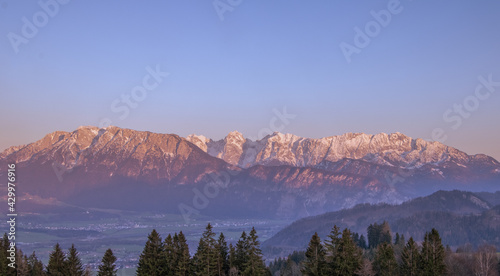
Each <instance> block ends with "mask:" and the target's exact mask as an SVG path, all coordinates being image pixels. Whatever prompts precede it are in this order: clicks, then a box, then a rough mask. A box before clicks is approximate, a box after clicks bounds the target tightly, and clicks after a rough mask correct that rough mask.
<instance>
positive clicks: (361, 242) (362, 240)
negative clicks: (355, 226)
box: [358, 235, 368, 249]
mask: <svg viewBox="0 0 500 276" xmlns="http://www.w3.org/2000/svg"><path fill="white" fill-rule="evenodd" d="M358 246H359V247H361V248H362V249H367V248H368V244H367V243H366V238H365V236H363V235H361V236H360V237H359V243H358Z"/></svg>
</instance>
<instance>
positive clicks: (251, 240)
mask: <svg viewBox="0 0 500 276" xmlns="http://www.w3.org/2000/svg"><path fill="white" fill-rule="evenodd" d="M258 239H259V237H258V236H257V231H255V228H254V227H252V230H251V231H250V235H249V236H248V238H247V245H248V250H247V252H248V261H247V265H246V268H245V269H244V270H243V273H242V275H249V276H261V275H265V274H266V266H265V265H264V260H263V259H262V251H261V249H260V242H259V240H258Z"/></svg>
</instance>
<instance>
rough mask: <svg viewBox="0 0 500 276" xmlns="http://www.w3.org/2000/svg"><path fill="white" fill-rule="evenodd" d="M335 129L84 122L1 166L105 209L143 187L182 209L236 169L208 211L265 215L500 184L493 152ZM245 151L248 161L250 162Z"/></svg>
mask: <svg viewBox="0 0 500 276" xmlns="http://www.w3.org/2000/svg"><path fill="white" fill-rule="evenodd" d="M332 137H334V138H332ZM332 137H329V138H323V139H310V138H301V137H298V136H295V135H292V134H281V133H274V134H273V135H268V136H266V137H264V138H263V139H261V140H258V141H251V140H249V139H246V138H244V137H243V135H242V134H241V133H239V132H236V131H235V132H231V133H230V135H228V136H227V137H226V138H224V139H223V140H219V141H212V140H210V139H208V138H206V137H204V136H193V135H190V136H188V137H187V138H182V137H180V136H178V135H176V134H159V133H152V132H148V131H136V130H131V129H124V128H119V127H114V126H111V127H107V128H97V127H79V128H78V129H76V130H75V131H73V132H64V131H55V132H52V133H49V134H47V135H46V136H45V137H43V138H42V139H40V140H38V141H36V142H33V143H30V144H28V145H25V146H15V147H11V148H8V149H6V150H5V151H3V152H2V153H0V165H1V166H2V167H6V163H9V162H14V163H16V164H17V167H18V170H19V171H20V176H19V178H18V179H19V181H22V189H21V190H20V192H21V195H22V193H26V194H31V195H35V196H40V197H42V198H48V197H54V198H56V199H58V200H60V201H63V202H64V201H66V202H69V201H71V202H79V203H81V204H87V205H90V203H91V202H92V203H95V204H98V205H99V206H100V207H102V208H107V207H109V208H118V207H123V208H134V205H133V204H128V203H126V202H123V200H120V197H122V198H127V199H130V200H132V199H133V198H134V197H135V196H137V197H140V198H141V199H143V200H144V202H145V203H144V206H143V207H144V208H146V209H147V208H154V209H155V210H157V209H161V208H166V207H165V206H167V205H168V206H169V207H168V208H167V209H168V210H169V211H171V212H178V210H176V206H177V204H181V203H186V202H187V203H189V202H192V201H193V196H195V193H194V192H193V191H194V190H195V189H197V190H198V191H205V189H207V188H206V187H208V186H210V185H214V184H213V183H218V182H217V181H215V180H214V179H217V178H222V179H225V178H227V183H225V184H224V185H223V186H220V187H219V188H218V190H217V191H218V193H217V196H216V197H215V198H213V199H212V197H210V200H209V202H210V206H208V207H206V208H205V207H204V208H201V209H203V211H204V212H207V214H208V213H209V214H218V213H222V212H224V213H228V212H233V213H234V214H237V213H238V211H241V214H247V215H248V214H252V210H251V208H250V207H249V206H257V207H255V208H256V209H255V212H257V213H259V214H269V215H270V216H277V217H279V216H286V217H302V216H308V215H311V214H319V213H323V212H326V211H332V210H337V209H340V208H348V207H352V206H354V205H355V204H358V203H365V202H367V203H378V202H388V203H393V204H396V203H401V202H403V201H405V200H408V199H411V198H413V197H416V196H421V195H425V194H428V193H431V192H433V191H436V190H438V189H457V188H461V189H474V190H479V191H481V190H484V191H490V190H496V189H498V183H499V180H500V164H499V163H498V162H497V161H496V160H494V159H493V158H491V157H488V156H482V155H475V156H469V155H466V154H465V153H463V152H461V151H459V150H457V149H454V148H451V147H448V146H445V145H443V144H439V143H437V142H433V143H429V142H424V141H423V140H418V139H410V138H409V137H408V136H404V135H402V134H395V135H392V134H391V135H386V134H379V135H378V136H377V135H371V136H369V135H366V134H346V135H342V136H332ZM335 137H336V138H335ZM339 137H341V138H339ZM376 137H378V138H376ZM391 137H392V138H391ZM368 138H369V139H368ZM346 139H347V140H346ZM349 139H350V140H349ZM391 139H392V140H391ZM190 141H193V142H190ZM249 141H250V142H249ZM333 141H340V142H339V143H340V144H341V146H337V147H335V146H334V143H333ZM373 141H379V142H377V143H376V144H373ZM380 141H383V142H384V143H382V142H380ZM391 141H392V142H391ZM370 143H372V144H370ZM387 143H388V144H387ZM436 149H439V150H440V151H437V150H436ZM351 150H352V151H353V152H350V151H351ZM375 151H380V153H376V154H375V153H374V152H375ZM426 151H428V152H426ZM339 152H340V153H342V154H340V155H338V154H337V153H339ZM334 153H335V154H334ZM242 156H243V158H242ZM334 157H335V158H336V159H335V158H334ZM245 158H246V159H247V161H248V162H247V161H245V162H247V163H245V162H242V161H241V160H243V159H245ZM252 160H253V161H252ZM424 161H426V162H427V163H425V162H424ZM438 161H439V162H438ZM419 162H420V163H421V164H420V165H419V166H416V165H415V164H417V163H419ZM436 162H437V163H436ZM2 164H3V165H2ZM241 164H247V165H248V166H241ZM250 165H251V166H250ZM3 173H4V172H2V171H0V175H2V174H3ZM214 181H215V182H214ZM0 185H1V184H0ZM219 190H220V192H219ZM138 191H140V192H138ZM96 198H100V199H99V200H100V201H103V202H99V201H98V200H97V199H96ZM109 198H112V199H109ZM157 201H158V202H157ZM166 201H168V202H166ZM193 204H194V203H193ZM148 206H149V207H148ZM228 206H231V207H234V208H229V209H228ZM201 209H200V210H201Z"/></svg>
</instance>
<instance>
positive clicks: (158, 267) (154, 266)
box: [137, 229, 165, 276]
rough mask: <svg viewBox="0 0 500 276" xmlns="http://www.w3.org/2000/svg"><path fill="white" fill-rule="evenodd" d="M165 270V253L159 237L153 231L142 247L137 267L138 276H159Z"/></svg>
mask: <svg viewBox="0 0 500 276" xmlns="http://www.w3.org/2000/svg"><path fill="white" fill-rule="evenodd" d="M164 270H165V251H164V248H163V242H162V240H161V237H160V235H159V234H158V232H156V230H155V229H153V231H152V232H151V234H149V236H148V241H147V242H146V245H145V246H144V250H143V251H142V254H141V256H140V257H139V265H138V266H137V275H138V276H159V275H163V272H164Z"/></svg>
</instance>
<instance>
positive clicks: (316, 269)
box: [269, 222, 500, 276]
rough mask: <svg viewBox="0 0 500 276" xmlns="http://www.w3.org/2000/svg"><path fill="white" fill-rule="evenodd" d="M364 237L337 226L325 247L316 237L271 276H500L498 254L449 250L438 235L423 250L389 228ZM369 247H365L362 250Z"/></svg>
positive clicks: (372, 229) (376, 227)
mask: <svg viewBox="0 0 500 276" xmlns="http://www.w3.org/2000/svg"><path fill="white" fill-rule="evenodd" d="M367 232H368V244H369V245H366V242H364V241H363V240H364V237H363V236H359V235H358V234H357V233H352V232H351V231H350V230H349V229H347V228H346V229H344V230H343V231H340V228H338V227H337V226H334V227H333V229H332V231H331V232H330V234H329V235H328V237H327V239H326V241H324V242H322V241H321V239H320V237H319V236H318V234H317V233H315V234H314V235H313V236H312V237H311V240H310V242H309V246H308V247H307V250H306V251H305V252H304V251H300V252H294V253H293V254H291V255H289V256H288V258H285V259H281V258H279V259H277V260H275V261H274V262H271V264H270V265H269V269H270V271H271V274H272V275H273V276H281V275H287V276H295V275H314V276H321V275H370V276H374V275H388V276H391V275H394V276H395V275H405V276H406V275H410V276H412V275H419V276H420V275H453V276H457V275H491V276H494V275H499V274H500V263H499V262H498V258H497V256H496V248H495V247H494V246H491V245H483V246H481V247H480V248H479V249H478V250H477V252H474V253H473V252H472V250H470V249H468V250H467V249H465V250H466V251H467V253H464V252H463V251H464V249H462V248H459V249H457V253H452V252H451V249H450V248H449V247H447V248H446V249H445V247H444V246H443V244H442V241H441V237H440V235H439V232H438V231H437V230H436V229H434V228H433V229H432V230H431V231H430V232H426V233H425V235H424V239H423V242H422V243H421V244H420V245H419V244H417V243H416V242H415V241H414V239H413V238H412V237H410V239H409V240H408V242H406V241H405V237H404V235H399V234H398V233H396V235H395V238H394V242H392V240H393V239H392V237H393V236H392V233H391V230H390V227H389V224H388V223H387V222H384V223H382V224H372V225H370V226H369V227H368V229H367ZM363 244H365V246H364V247H363V246H361V245H363Z"/></svg>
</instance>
